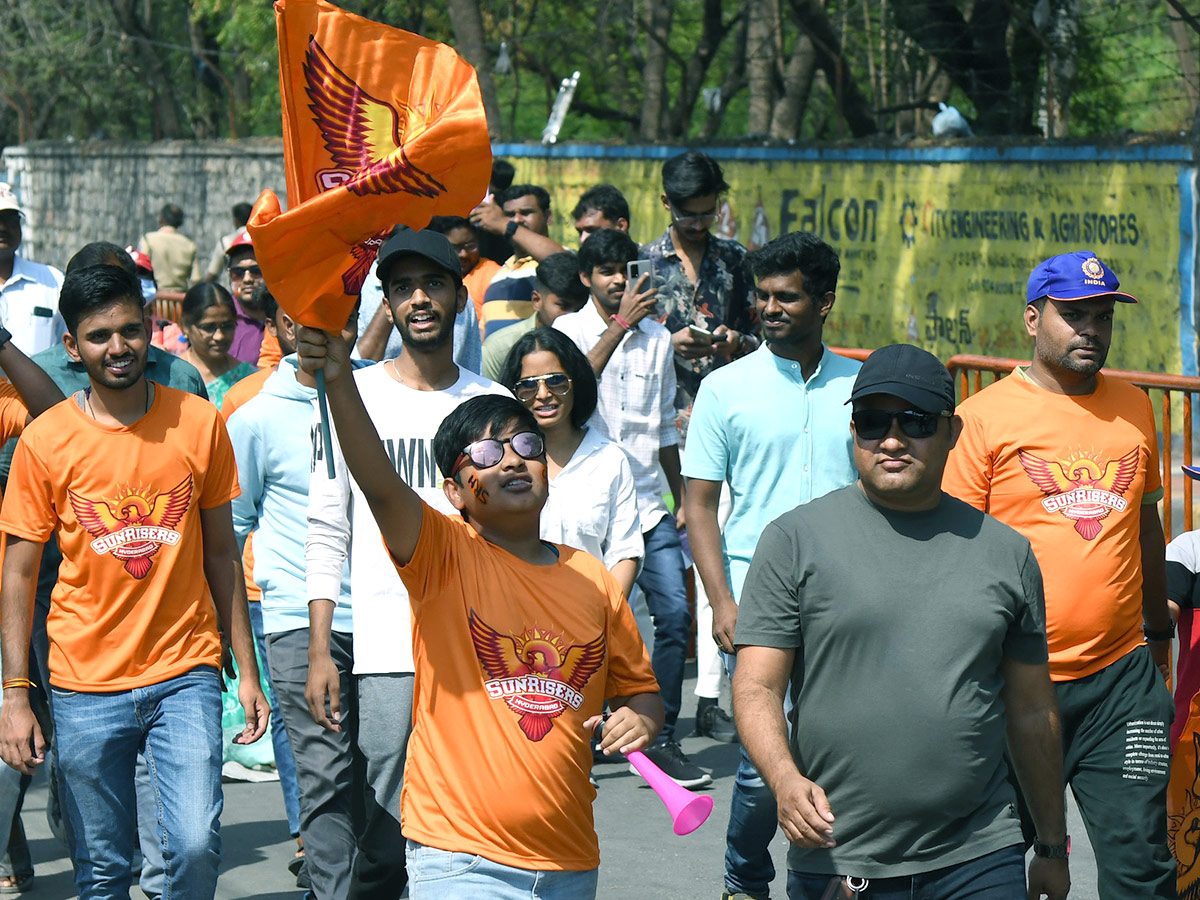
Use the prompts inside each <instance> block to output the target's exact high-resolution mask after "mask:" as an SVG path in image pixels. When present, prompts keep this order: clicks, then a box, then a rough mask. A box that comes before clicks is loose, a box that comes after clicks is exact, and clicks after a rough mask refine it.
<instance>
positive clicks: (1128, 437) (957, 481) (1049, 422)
mask: <svg viewBox="0 0 1200 900" xmlns="http://www.w3.org/2000/svg"><path fill="white" fill-rule="evenodd" d="M958 414H959V415H960V416H962V418H963V422H964V427H963V432H962V436H961V437H960V438H959V440H958V444H957V445H956V446H955V448H954V450H953V451H951V453H950V459H949V461H948V463H947V465H946V474H945V477H944V480H943V482H942V488H943V489H944V490H945V491H946V492H947V493H950V494H952V495H954V496H956V497H959V498H960V499H962V500H965V501H966V502H967V503H970V504H971V505H972V506H974V507H976V508H977V509H981V510H983V511H984V512H987V513H990V514H991V515H993V516H995V517H996V518H997V519H999V520H1000V521H1001V522H1004V523H1005V524H1006V525H1010V526H1012V527H1013V528H1015V529H1016V530H1017V531H1019V532H1021V534H1023V535H1025V537H1027V538H1028V539H1029V542H1030V543H1031V544H1032V545H1033V551H1034V553H1035V554H1036V555H1037V559H1038V564H1039V565H1040V566H1041V569H1042V575H1043V578H1044V579H1045V585H1046V636H1047V639H1048V643H1049V646H1050V675H1051V678H1053V679H1054V680H1055V681H1071V680H1074V679H1078V678H1084V677H1086V676H1088V675H1091V674H1093V673H1095V672H1098V671H1100V670H1101V669H1103V668H1104V667H1105V666H1108V665H1110V664H1112V663H1114V662H1116V661H1117V660H1118V659H1120V658H1121V657H1123V656H1125V655H1126V654H1128V653H1130V652H1131V651H1132V650H1134V649H1135V648H1136V647H1138V646H1140V645H1141V644H1142V643H1144V642H1143V640H1142V562H1141V544H1140V541H1139V534H1140V525H1141V512H1142V506H1143V505H1145V504H1154V503H1157V502H1158V500H1159V498H1160V497H1161V496H1162V480H1161V477H1160V474H1159V473H1160V466H1159V457H1158V439H1157V436H1156V429H1155V423H1154V412H1153V409H1152V408H1151V406H1150V401H1149V399H1148V398H1147V397H1146V395H1145V394H1143V393H1142V392H1141V390H1139V389H1138V388H1136V387H1134V386H1132V385H1130V384H1128V383H1126V382H1123V381H1120V380H1118V379H1115V378H1109V377H1107V376H1106V375H1105V374H1104V373H1103V372H1101V373H1100V375H1099V376H1098V378H1097V382H1096V390H1095V392H1094V393H1092V394H1089V395H1086V396H1069V395H1066V394H1057V393H1054V392H1052V391H1048V390H1045V389H1044V388H1041V387H1039V386H1038V385H1037V384H1035V383H1034V382H1033V381H1031V380H1030V379H1029V378H1028V376H1027V375H1025V374H1024V372H1023V370H1020V369H1018V370H1017V372H1016V373H1014V374H1013V375H1011V376H1009V377H1008V378H1004V379H1002V380H1001V381H998V382H996V383H995V384H993V385H990V386H988V387H987V388H985V389H984V390H982V391H980V392H979V393H978V394H975V395H974V396H972V397H969V398H967V400H965V401H964V402H963V403H962V405H961V406H960V407H959V408H958Z"/></svg>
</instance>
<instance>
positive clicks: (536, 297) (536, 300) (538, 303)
mask: <svg viewBox="0 0 1200 900" xmlns="http://www.w3.org/2000/svg"><path fill="white" fill-rule="evenodd" d="M585 284H586V282H585ZM529 302H530V303H532V304H533V308H534V309H535V310H537V309H541V308H542V295H541V293H540V292H539V291H536V290H534V291H530V293H529Z"/></svg>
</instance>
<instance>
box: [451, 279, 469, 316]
mask: <svg viewBox="0 0 1200 900" xmlns="http://www.w3.org/2000/svg"><path fill="white" fill-rule="evenodd" d="M467 300H468V297H467V286H466V285H465V284H460V285H459V286H458V303H457V304H456V305H455V307H454V308H455V312H460V313H461V312H462V311H463V310H464V309H466V308H467Z"/></svg>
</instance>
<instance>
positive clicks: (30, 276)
mask: <svg viewBox="0 0 1200 900" xmlns="http://www.w3.org/2000/svg"><path fill="white" fill-rule="evenodd" d="M62 283H63V273H62V272H60V271H58V269H56V268H54V266H45V265H42V264H41V263H35V262H30V261H29V260H27V259H22V258H21V257H19V256H18V257H16V258H15V259H13V271H12V277H10V278H9V279H8V281H6V282H4V284H3V285H0V324H3V325H4V327H5V328H7V329H8V330H9V331H10V332H11V333H12V340H13V343H14V344H15V345H16V346H17V347H18V348H19V349H20V350H21V351H22V352H23V353H24V354H25V355H26V356H33V354H35V353H41V352H42V351H43V350H49V349H50V348H51V347H53V346H55V345H56V344H58V343H59V342H61V341H62V336H63V335H64V334H66V333H67V325H66V323H65V322H64V321H63V317H62V315H61V314H60V313H59V311H58V292H59V289H60V288H62Z"/></svg>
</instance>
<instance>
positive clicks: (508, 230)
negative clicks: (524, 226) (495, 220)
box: [504, 219, 521, 238]
mask: <svg viewBox="0 0 1200 900" xmlns="http://www.w3.org/2000/svg"><path fill="white" fill-rule="evenodd" d="M520 227H521V223H520V222H518V221H517V220H516V219H509V220H508V224H507V225H505V226H504V236H505V237H507V238H512V236H513V235H514V234H516V233H517V229H518V228H520Z"/></svg>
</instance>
